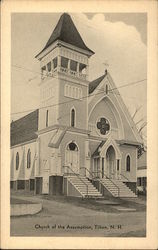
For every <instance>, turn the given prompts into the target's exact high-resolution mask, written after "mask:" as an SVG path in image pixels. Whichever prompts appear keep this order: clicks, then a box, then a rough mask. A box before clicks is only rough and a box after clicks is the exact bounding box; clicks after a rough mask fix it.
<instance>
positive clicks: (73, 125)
mask: <svg viewBox="0 0 158 250" xmlns="http://www.w3.org/2000/svg"><path fill="white" fill-rule="evenodd" d="M75 119H76V113H75V109H74V108H73V109H72V110H71V127H75Z"/></svg>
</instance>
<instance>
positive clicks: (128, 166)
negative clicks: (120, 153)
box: [126, 155, 131, 172]
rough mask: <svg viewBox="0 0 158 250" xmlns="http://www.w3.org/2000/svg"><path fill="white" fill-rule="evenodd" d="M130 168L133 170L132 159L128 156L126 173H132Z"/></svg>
mask: <svg viewBox="0 0 158 250" xmlns="http://www.w3.org/2000/svg"><path fill="white" fill-rule="evenodd" d="M130 168H131V158H130V156H129V155H127V157H126V171H128V172H130Z"/></svg>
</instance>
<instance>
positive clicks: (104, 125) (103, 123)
mask: <svg viewBox="0 0 158 250" xmlns="http://www.w3.org/2000/svg"><path fill="white" fill-rule="evenodd" d="M97 129H98V130H99V132H100V134H102V135H106V134H107V133H108V132H109V130H110V124H109V122H108V120H107V119H106V118H104V117H101V118H99V120H98V122H97Z"/></svg>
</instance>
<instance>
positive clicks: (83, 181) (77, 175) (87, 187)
mask: <svg viewBox="0 0 158 250" xmlns="http://www.w3.org/2000/svg"><path fill="white" fill-rule="evenodd" d="M63 168H69V169H70V170H71V171H72V172H73V173H74V174H75V175H76V176H77V177H78V179H80V180H81V181H82V182H83V183H84V185H85V186H86V188H87V196H88V185H87V184H86V183H85V182H84V181H83V180H82V179H81V178H80V176H79V175H78V174H77V173H75V171H74V170H72V168H70V166H63ZM64 174H65V173H64Z"/></svg>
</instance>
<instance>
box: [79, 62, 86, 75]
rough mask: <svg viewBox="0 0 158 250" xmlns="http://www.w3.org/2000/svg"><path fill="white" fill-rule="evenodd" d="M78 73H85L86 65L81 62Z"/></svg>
mask: <svg viewBox="0 0 158 250" xmlns="http://www.w3.org/2000/svg"><path fill="white" fill-rule="evenodd" d="M79 73H81V74H85V73H86V65H85V64H83V63H80V64H79Z"/></svg>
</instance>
